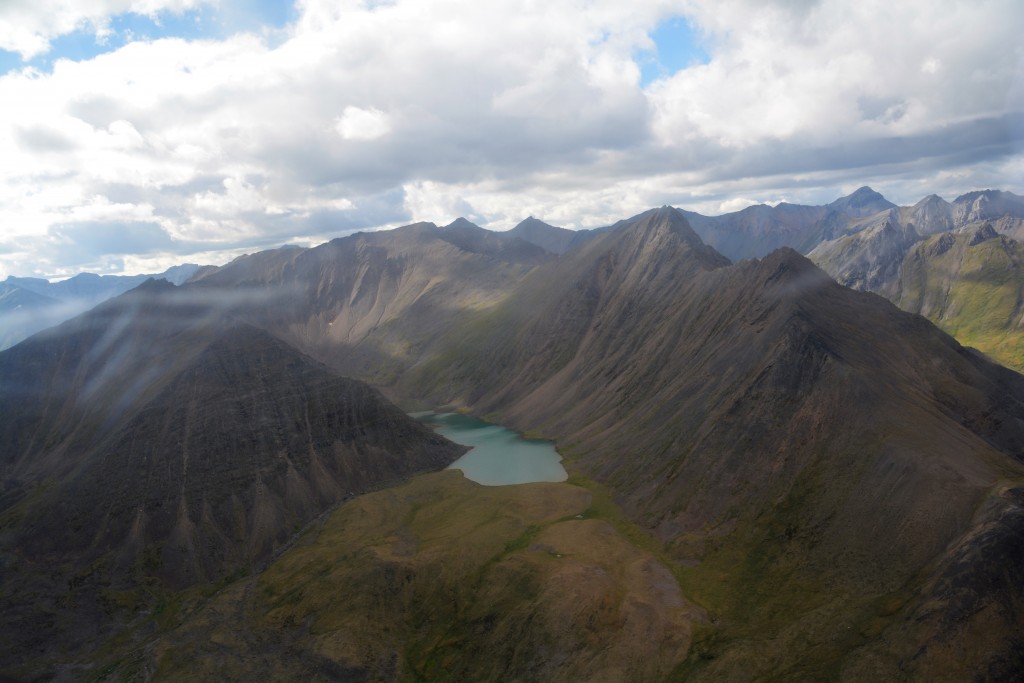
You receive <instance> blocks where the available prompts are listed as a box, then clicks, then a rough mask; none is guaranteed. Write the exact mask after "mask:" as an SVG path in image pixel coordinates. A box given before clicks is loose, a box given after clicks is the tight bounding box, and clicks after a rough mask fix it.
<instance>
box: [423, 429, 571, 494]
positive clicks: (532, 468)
mask: <svg viewBox="0 0 1024 683" xmlns="http://www.w3.org/2000/svg"><path fill="white" fill-rule="evenodd" d="M413 417H415V418H416V419H417V420H420V421H421V422H425V423H427V424H429V425H431V426H433V427H434V428H435V429H436V430H437V432H438V433H439V434H441V435H442V436H444V437H445V438H446V439H450V440H452V441H454V442H455V443H460V444H462V445H463V446H470V447H471V448H472V449H473V450H471V451H469V452H468V453H466V454H465V455H463V456H462V457H461V458H459V459H458V460H456V461H455V462H453V463H452V464H451V465H449V466H448V469H458V470H462V473H463V474H464V475H465V476H466V478H467V479H470V480H472V481H475V482H477V483H478V484H484V485H485V486H504V485H507V484H528V483H530V482H535V481H565V480H566V479H567V478H568V477H569V475H568V474H567V473H566V471H565V468H564V467H562V456H560V455H559V454H558V451H556V450H555V446H554V444H552V442H550V441H544V440H541V439H524V438H523V437H522V436H520V435H519V434H517V433H515V432H513V431H512V430H510V429H505V428H504V427H502V426H500V425H495V424H491V423H489V422H484V421H483V420H478V419H477V418H475V417H470V416H469V415H460V414H458V413H434V412H427V413H414V414H413Z"/></svg>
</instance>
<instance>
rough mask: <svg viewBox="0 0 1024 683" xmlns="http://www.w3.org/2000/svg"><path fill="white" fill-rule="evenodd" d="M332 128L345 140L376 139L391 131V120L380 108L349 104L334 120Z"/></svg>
mask: <svg viewBox="0 0 1024 683" xmlns="http://www.w3.org/2000/svg"><path fill="white" fill-rule="evenodd" d="M334 128H335V130H337V131H338V135H340V136H341V137H342V138H343V139H345V140H376V139H377V138H379V137H383V136H385V135H387V134H388V133H390V132H391V122H390V121H389V120H388V115H387V114H385V113H384V112H382V111H381V110H380V109H375V108H373V107H371V108H369V109H361V108H359V107H353V106H351V105H349V106H347V107H345V110H344V111H343V112H342V113H341V116H339V117H338V118H337V119H336V120H335V123H334Z"/></svg>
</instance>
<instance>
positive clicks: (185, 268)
mask: <svg viewBox="0 0 1024 683" xmlns="http://www.w3.org/2000/svg"><path fill="white" fill-rule="evenodd" d="M198 270H199V266H197V265H195V264H191V263H187V264H184V265H180V266H174V267H172V268H168V269H167V270H166V271H164V272H163V273H159V274H156V275H96V274H94V273H80V274H78V275H75V276H74V277H71V278H68V279H67V280H61V281H59V282H50V281H49V280H44V279H43V278H34V277H14V276H13V275H11V276H9V277H8V278H7V279H6V280H4V281H3V282H0V350H3V349H6V348H8V347H11V346H14V345H15V344H17V343H18V342H20V341H21V340H22V339H25V338H27V337H30V336H31V335H33V334H35V333H36V332H39V331H40V330H45V329H46V328H47V327H53V326H54V325H57V324H58V323H62V322H64V321H65V320H68V319H70V318H72V317H74V316H76V315H78V314H79V313H84V312H85V311H87V310H89V309H90V308H92V307H93V306H95V305H97V304H99V303H102V302H104V301H106V300H107V299H109V298H111V297H114V296H117V295H118V294H123V293H125V292H127V291H128V290H130V289H134V288H135V287H138V286H139V285H141V284H142V283H143V282H145V281H146V280H148V279H149V278H151V277H154V278H159V279H164V280H167V281H168V282H170V283H172V284H175V285H180V284H182V283H184V282H185V281H187V280H188V279H189V278H190V277H192V276H193V275H194V274H195V273H196V272H197V271H198Z"/></svg>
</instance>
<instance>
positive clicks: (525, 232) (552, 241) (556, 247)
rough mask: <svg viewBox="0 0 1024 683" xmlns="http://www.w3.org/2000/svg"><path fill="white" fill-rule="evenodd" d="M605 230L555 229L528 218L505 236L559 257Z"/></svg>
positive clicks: (531, 217) (542, 222)
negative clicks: (515, 238)
mask: <svg viewBox="0 0 1024 683" xmlns="http://www.w3.org/2000/svg"><path fill="white" fill-rule="evenodd" d="M606 230H607V228H594V229H591V230H583V229H581V230H567V229H565V228H556V227H555V226H553V225H548V224H547V223H545V222H544V221H540V220H537V219H536V218H534V217H533V216H530V217H529V218H527V219H525V220H523V221H521V222H520V223H519V224H518V225H516V227H514V228H512V229H511V230H509V231H508V232H507V233H505V234H506V235H509V236H512V237H518V238H520V239H524V240H526V241H527V242H531V243H533V244H536V245H537V246H539V247H542V248H543V249H544V250H546V251H550V252H551V253H552V254H559V255H561V254H564V253H565V252H567V251H569V250H571V249H575V248H576V247H578V246H580V245H581V244H583V243H584V242H588V241H590V240H591V239H593V238H594V237H597V236H598V235H600V234H601V233H602V232H605V231H606Z"/></svg>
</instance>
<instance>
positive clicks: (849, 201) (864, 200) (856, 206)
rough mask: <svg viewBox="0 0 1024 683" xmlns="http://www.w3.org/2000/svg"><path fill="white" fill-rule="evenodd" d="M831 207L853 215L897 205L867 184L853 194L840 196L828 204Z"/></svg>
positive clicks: (868, 214) (866, 214) (869, 212)
mask: <svg viewBox="0 0 1024 683" xmlns="http://www.w3.org/2000/svg"><path fill="white" fill-rule="evenodd" d="M827 207H828V208H829V209H832V210H833V211H838V212H841V213H847V214H850V215H853V216H858V217H860V216H870V215H871V214H874V213H878V212H879V211H885V210H887V209H894V208H896V205H895V204H893V203H892V202H890V201H889V200H888V199H886V198H885V197H883V196H882V195H881V193H879V192H876V191H875V190H873V189H871V188H870V187H868V186H867V185H864V186H863V187H859V188H857V189H856V190H854V191H853V192H852V193H851V194H848V195H846V196H845V197H840V198H839V199H837V200H835V201H834V202H832V203H830V204H828V205H827Z"/></svg>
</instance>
